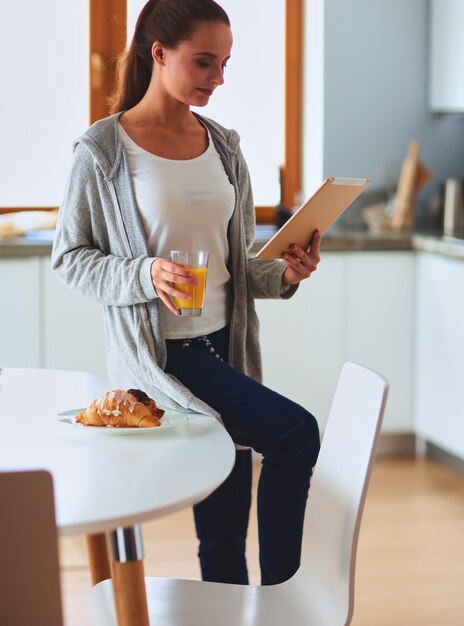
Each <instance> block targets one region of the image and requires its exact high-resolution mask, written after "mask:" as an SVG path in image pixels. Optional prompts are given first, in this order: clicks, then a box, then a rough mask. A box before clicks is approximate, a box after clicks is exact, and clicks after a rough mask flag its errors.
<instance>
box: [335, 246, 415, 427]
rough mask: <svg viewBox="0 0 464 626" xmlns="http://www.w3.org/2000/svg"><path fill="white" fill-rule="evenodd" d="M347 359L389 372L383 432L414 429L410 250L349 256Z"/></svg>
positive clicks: (387, 373)
mask: <svg viewBox="0 0 464 626" xmlns="http://www.w3.org/2000/svg"><path fill="white" fill-rule="evenodd" d="M348 276H349V278H348V290H347V295H348V301H347V302H348V304H347V314H348V316H347V358H348V359H349V360H351V361H355V362H357V363H360V364H362V365H365V366H367V367H370V368H372V369H374V370H376V371H378V372H379V373H380V374H382V375H383V376H385V378H387V379H388V380H389V382H390V390H389V396H388V401H387V407H386V411H385V416H384V422H383V428H382V430H383V432H391V433H400V432H410V431H411V427H412V357H413V311H414V257H413V254H412V253H410V252H359V253H350V254H349V255H348Z"/></svg>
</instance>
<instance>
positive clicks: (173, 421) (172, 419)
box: [59, 409, 188, 435]
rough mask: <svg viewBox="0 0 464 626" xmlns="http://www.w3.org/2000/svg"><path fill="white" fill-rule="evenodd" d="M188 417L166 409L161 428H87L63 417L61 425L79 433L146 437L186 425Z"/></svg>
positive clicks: (69, 418)
mask: <svg viewBox="0 0 464 626" xmlns="http://www.w3.org/2000/svg"><path fill="white" fill-rule="evenodd" d="M187 419H188V417H187V414H186V413H181V412H180V411H174V410H173V409H165V413H164V415H163V417H162V418H161V425H160V426H150V427H148V428H131V427H127V428H112V427H108V426H106V427H105V426H85V425H84V424H78V423H77V422H76V421H75V417H61V418H60V420H59V421H60V423H61V424H64V425H65V426H70V427H71V428H74V429H76V430H79V432H85V431H88V432H92V433H98V434H101V435H146V434H148V433H150V434H151V433H154V432H161V431H164V430H167V429H168V428H174V427H175V426H179V424H184V423H185V422H186V421H187Z"/></svg>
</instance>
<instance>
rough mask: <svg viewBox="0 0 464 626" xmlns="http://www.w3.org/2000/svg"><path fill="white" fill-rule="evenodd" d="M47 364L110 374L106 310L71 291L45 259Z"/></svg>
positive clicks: (44, 336)
mask: <svg viewBox="0 0 464 626" xmlns="http://www.w3.org/2000/svg"><path fill="white" fill-rule="evenodd" d="M41 269H42V275H43V285H44V289H43V301H44V305H43V306H44V334H43V342H44V365H43V366H44V367H47V368H54V369H68V370H77V371H84V372H91V373H95V374H103V375H106V355H105V337H104V324H103V310H102V307H101V305H100V304H98V303H97V302H94V301H93V300H89V299H88V298H84V297H82V296H80V295H78V294H76V293H75V292H73V291H71V289H69V288H68V287H66V285H64V284H63V283H61V282H60V280H59V279H58V278H57V277H56V276H55V275H54V274H53V273H52V270H51V268H50V259H48V258H46V259H45V258H44V259H42V268H41Z"/></svg>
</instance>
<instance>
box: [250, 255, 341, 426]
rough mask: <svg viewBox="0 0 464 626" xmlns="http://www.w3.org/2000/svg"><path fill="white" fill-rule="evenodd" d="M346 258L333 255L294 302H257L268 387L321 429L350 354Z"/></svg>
mask: <svg viewBox="0 0 464 626" xmlns="http://www.w3.org/2000/svg"><path fill="white" fill-rule="evenodd" d="M345 261H346V254H339V253H330V254H327V255H326V257H325V258H324V261H323V262H321V264H320V266H319V268H318V270H317V271H316V272H315V273H314V274H313V275H312V276H311V277H310V278H309V279H308V280H306V281H303V282H302V283H301V285H300V287H299V289H298V291H297V293H296V294H295V295H294V296H293V297H292V298H290V299H289V300H257V301H256V309H257V312H258V316H259V319H260V336H261V348H262V356H263V374H264V384H265V385H267V386H268V387H271V389H275V390H276V391H278V392H279V393H282V394H283V395H285V396H287V397H288V398H290V399H292V400H294V401H295V402H298V403H299V404H301V405H302V406H304V407H305V408H306V409H308V410H309V411H311V413H313V414H314V415H315V417H316V418H317V420H318V422H319V425H320V427H321V428H324V426H325V424H326V422H327V416H328V414H329V411H330V404H331V401H332V396H333V392H334V389H335V386H336V384H337V380H338V376H339V374H340V369H341V364H342V363H343V359H344V356H345V354H346V318H345V311H346V309H345V302H346V273H347V272H346V264H345Z"/></svg>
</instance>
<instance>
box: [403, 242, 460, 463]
mask: <svg viewBox="0 0 464 626" xmlns="http://www.w3.org/2000/svg"><path fill="white" fill-rule="evenodd" d="M463 285H464V261H463V260H461V259H453V258H447V257H443V256H439V255H436V254H428V253H419V254H418V256H417V284H416V290H417V292H416V319H417V329H416V377H415V389H414V400H415V401H414V404H415V411H414V428H415V430H416V433H417V435H419V436H420V437H422V438H423V439H425V440H427V441H430V442H431V443H433V444H435V445H437V446H439V447H440V448H442V449H444V450H446V451H447V452H449V453H451V454H454V455H456V456H458V458H461V459H464V392H463V373H464V333H463V332H462V327H463V321H464V290H463V288H462V286H463Z"/></svg>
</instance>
